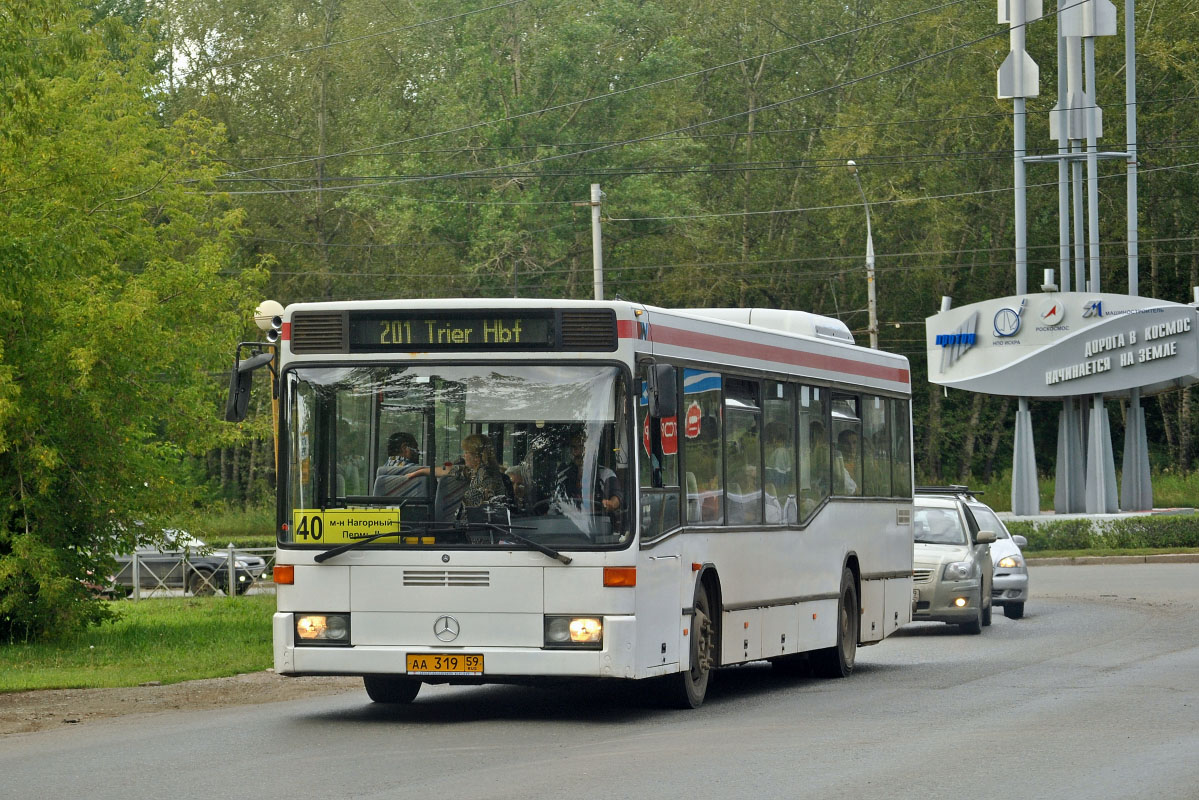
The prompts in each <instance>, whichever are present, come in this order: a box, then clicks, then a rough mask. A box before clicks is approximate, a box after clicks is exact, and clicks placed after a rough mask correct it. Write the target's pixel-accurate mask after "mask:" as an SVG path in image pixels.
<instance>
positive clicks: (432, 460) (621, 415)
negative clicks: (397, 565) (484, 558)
mask: <svg viewBox="0 0 1199 800" xmlns="http://www.w3.org/2000/svg"><path fill="white" fill-rule="evenodd" d="M287 386H288V401H287V404H286V409H287V410H286V420H285V424H286V426H287V436H288V445H287V448H286V450H287V456H286V458H287V468H286V475H285V479H286V480H287V482H288V488H287V492H288V497H289V501H290V523H289V525H288V526H287V528H286V529H285V530H283V531H281V535H280V542H281V543H283V544H300V545H304V544H308V545H319V546H326V547H330V546H336V545H339V544H344V543H347V542H352V541H355V540H357V539H362V538H366V537H368V536H372V535H375V534H378V533H381V532H384V531H388V530H395V531H397V533H399V534H400V535H398V536H394V537H391V536H384V537H380V538H379V539H377V540H376V541H372V542H370V543H366V542H364V543H363V544H364V545H365V546H367V547H391V548H395V547H397V546H399V547H417V548H419V547H439V548H440V547H443V546H445V545H460V546H478V547H507V548H508V549H511V547H512V546H513V543H514V542H515V541H517V537H523V538H526V539H530V540H532V541H534V542H537V543H540V544H543V545H546V546H550V547H554V548H559V549H561V548H571V547H581V548H590V547H607V546H618V545H621V544H624V543H625V542H627V540H628V537H629V535H630V531H631V525H630V523H629V520H630V514H629V504H630V500H629V497H628V495H627V494H626V492H627V490H628V488H629V468H630V466H631V465H630V463H629V462H630V459H631V457H632V455H631V449H632V448H631V447H630V439H629V437H630V435H631V434H630V425H629V423H628V419H629V416H628V414H629V409H630V407H631V406H630V402H631V400H630V397H629V393H628V390H627V386H626V382H625V380H624V378H623V376H622V375H621V373H620V371H619V370H618V369H617V368H616V367H611V366H597V365H591V366H567V365H560V364H559V365H553V366H548V365H495V364H491V365H472V366H462V365H453V366H451V365H433V364H420V365H412V366H387V367H379V366H370V367H352V368H344V367H340V368H302V369H297V370H293V371H292V372H290V373H289V377H288V383H287ZM505 531H508V532H510V533H511V534H515V535H514V536H507V537H505V535H504V533H505ZM518 546H519V544H518Z"/></svg>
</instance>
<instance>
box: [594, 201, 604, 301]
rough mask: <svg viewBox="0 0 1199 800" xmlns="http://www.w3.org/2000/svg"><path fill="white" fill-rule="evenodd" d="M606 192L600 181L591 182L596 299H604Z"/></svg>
mask: <svg viewBox="0 0 1199 800" xmlns="http://www.w3.org/2000/svg"><path fill="white" fill-rule="evenodd" d="M603 202H604V193H603V192H601V191H600V185H599V184H598V183H593V184H591V271H592V283H593V284H594V286H595V299H596V300H603V299H604V233H603V228H602V226H601V225H600V208H601V206H602V205H603Z"/></svg>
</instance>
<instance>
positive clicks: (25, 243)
mask: <svg viewBox="0 0 1199 800" xmlns="http://www.w3.org/2000/svg"><path fill="white" fill-rule="evenodd" d="M21 12H22V13H19V14H8V13H0V26H2V28H0V36H2V37H3V41H4V43H5V59H4V62H3V66H2V67H0V96H3V97H5V98H7V100H6V102H7V103H8V104H9V110H10V111H11V112H12V113H11V115H10V116H8V117H7V118H6V121H5V125H4V126H3V130H4V135H3V136H0V198H3V200H2V202H0V230H3V231H4V236H3V237H2V238H0V264H3V268H2V269H0V637H5V638H13V637H36V636H43V635H48V634H54V633H57V632H62V631H66V630H69V629H72V628H74V627H77V626H79V625H81V624H86V623H88V622H93V621H96V620H98V619H100V618H102V617H103V616H104V613H105V612H104V610H103V606H102V604H100V603H98V602H96V601H93V600H91V598H90V596H89V594H88V591H87V588H86V586H85V584H86V583H101V582H102V580H103V575H105V574H107V569H108V564H109V563H110V561H111V555H112V554H113V553H115V552H119V551H122V550H127V549H128V548H130V547H131V546H132V545H133V544H134V542H135V540H137V539H138V538H139V532H141V531H151V530H154V526H153V521H154V520H156V519H159V518H161V517H163V516H164V515H166V513H167V512H168V511H170V510H171V509H173V508H176V507H177V506H178V504H180V503H181V502H183V501H184V500H185V499H186V496H187V492H188V489H187V487H186V483H187V481H185V480H184V479H183V478H184V476H183V474H182V472H181V470H182V469H183V467H184V465H185V463H186V462H185V460H184V459H183V456H184V454H186V453H189V452H197V451H202V450H203V449H204V448H205V447H207V446H208V445H210V443H211V442H212V441H213V440H214V437H216V436H218V435H226V436H227V435H228V431H225V430H223V429H220V428H218V424H219V423H218V422H217V416H216V414H215V413H214V411H215V409H216V403H215V402H214V401H215V399H216V398H215V393H214V391H213V390H214V382H213V380H212V373H213V371H215V370H217V369H219V368H221V367H223V366H225V365H226V364H227V359H228V358H229V353H230V352H231V343H232V341H233V337H234V336H235V335H236V332H238V331H240V330H241V329H242V327H243V325H244V320H245V319H246V314H247V311H246V309H247V308H252V305H251V304H250V301H249V299H248V298H247V284H251V283H252V282H253V281H254V279H255V276H256V273H255V271H254V270H247V271H245V272H243V273H242V275H241V277H240V279H239V280H233V279H231V278H230V277H228V276H227V275H226V272H227V271H228V270H229V268H230V266H231V265H232V264H233V263H234V262H233V259H234V242H233V236H234V234H235V232H236V230H237V228H238V226H239V224H240V223H241V220H242V212H241V211H240V210H238V209H236V208H233V207H231V206H229V204H228V203H227V202H226V201H225V200H223V199H220V198H218V197H215V196H212V195H210V194H209V193H207V190H209V189H211V187H212V177H213V176H214V174H215V170H214V167H213V164H212V162H213V159H214V152H216V151H217V150H218V149H219V148H220V147H221V146H222V143H221V136H220V131H219V129H217V128H215V127H214V126H213V125H212V124H210V123H208V122H206V121H204V120H202V119H200V118H199V117H198V116H197V115H196V114H194V113H186V114H182V115H179V116H178V117H177V118H176V119H175V120H174V121H173V122H171V123H170V124H164V123H163V121H162V120H161V118H160V116H159V100H160V98H159V97H158V96H157V94H156V93H155V90H154V87H155V85H156V84H157V78H156V76H155V75H154V73H153V72H152V71H151V69H150V64H151V63H152V58H153V56H154V51H153V49H152V48H150V47H149V46H148V45H147V42H146V41H145V40H144V39H143V38H141V37H140V36H138V35H136V34H135V33H134V32H133V31H131V30H130V29H129V28H128V27H127V26H125V25H124V24H123V23H122V22H121V21H120V20H118V19H116V18H112V17H107V18H101V19H99V20H98V21H93V19H92V16H91V15H90V14H89V13H87V12H86V11H85V10H84V9H80V8H76V7H72V6H71V5H70V4H68V3H65V2H62V3H60V2H55V0H46V2H33V0H30V2H26V3H24V4H23V8H22V9H21ZM135 521H140V522H142V523H144V524H143V525H137V524H135ZM142 538H144V536H143V537H142Z"/></svg>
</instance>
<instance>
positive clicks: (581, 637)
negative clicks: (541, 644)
mask: <svg viewBox="0 0 1199 800" xmlns="http://www.w3.org/2000/svg"><path fill="white" fill-rule="evenodd" d="M545 646H546V647H566V648H579V649H585V650H599V649H600V648H602V647H603V646H604V622H603V619H602V618H601V617H567V616H552V617H550V616H547V617H546V618H545Z"/></svg>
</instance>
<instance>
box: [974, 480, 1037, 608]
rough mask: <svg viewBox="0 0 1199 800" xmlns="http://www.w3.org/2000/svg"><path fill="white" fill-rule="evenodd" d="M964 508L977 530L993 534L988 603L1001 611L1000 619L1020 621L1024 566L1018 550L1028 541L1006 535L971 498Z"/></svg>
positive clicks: (993, 516) (1024, 598) (983, 506)
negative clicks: (993, 571) (991, 579)
mask: <svg viewBox="0 0 1199 800" xmlns="http://www.w3.org/2000/svg"><path fill="white" fill-rule="evenodd" d="M966 507H967V508H968V509H969V510H970V513H972V514H973V515H974V519H975V520H977V521H978V527H979V528H981V529H982V530H985V531H987V530H991V531H995V541H994V542H992V543H991V561H992V562H994V564H995V580H994V582H993V583H992V584H991V602H992V603H994V604H995V605H997V606H1000V607H1002V608H1003V615H1004V616H1005V617H1007V618H1008V619H1020V618H1021V617H1023V616H1024V603H1025V602H1026V601H1027V600H1028V564H1027V563H1026V562H1025V561H1024V553H1023V552H1021V548H1022V547H1027V546H1028V540H1027V539H1025V538H1024V537H1023V536H1020V535H1018V534H1017V535H1016V536H1013V535H1012V534H1011V533H1009V532H1008V529H1007V526H1006V525H1004V524H1003V520H1001V519H1000V518H999V516H998V515H997V514H996V513H995V512H994V511H992V510H991V507H990V506H988V505H987V504H985V503H983V502H982V501H980V500H979V499H977V498H974V497H971V498H970V500H969V501H968V502H967V503H966Z"/></svg>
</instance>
